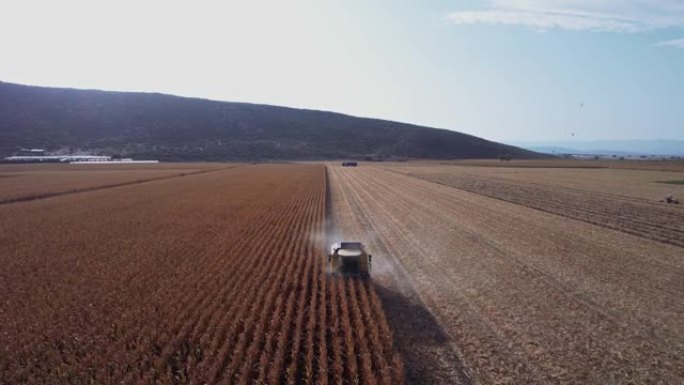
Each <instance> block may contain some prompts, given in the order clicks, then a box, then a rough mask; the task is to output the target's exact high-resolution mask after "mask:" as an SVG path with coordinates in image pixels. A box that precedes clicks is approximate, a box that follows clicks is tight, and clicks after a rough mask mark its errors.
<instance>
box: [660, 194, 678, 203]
mask: <svg viewBox="0 0 684 385" xmlns="http://www.w3.org/2000/svg"><path fill="white" fill-rule="evenodd" d="M661 202H665V203H672V204H675V205H678V204H679V199H677V198H675V197H674V196H672V194H667V196H666V197H665V199H663V200H661Z"/></svg>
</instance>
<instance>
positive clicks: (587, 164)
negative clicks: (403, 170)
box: [411, 159, 684, 172]
mask: <svg viewBox="0 0 684 385" xmlns="http://www.w3.org/2000/svg"><path fill="white" fill-rule="evenodd" d="M411 163H413V164H416V163H423V164H425V165H429V166H433V165H435V163H436V162H435V161H417V162H411ZM439 164H444V165H451V166H468V167H471V166H473V167H493V168H511V167H513V168H518V167H524V168H571V169H578V168H609V169H616V170H651V171H657V170H660V171H678V172H684V160H682V159H679V160H666V161H665V160H659V161H656V160H629V159H628V160H618V159H599V160H594V159H513V160H511V161H500V160H498V159H467V160H454V161H440V162H439Z"/></svg>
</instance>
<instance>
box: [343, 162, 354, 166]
mask: <svg viewBox="0 0 684 385" xmlns="http://www.w3.org/2000/svg"><path fill="white" fill-rule="evenodd" d="M356 166H358V164H357V163H356V162H342V167H356Z"/></svg>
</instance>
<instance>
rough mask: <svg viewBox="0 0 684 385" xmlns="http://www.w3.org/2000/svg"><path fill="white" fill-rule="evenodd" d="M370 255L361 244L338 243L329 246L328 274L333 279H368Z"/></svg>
mask: <svg viewBox="0 0 684 385" xmlns="http://www.w3.org/2000/svg"><path fill="white" fill-rule="evenodd" d="M371 260H372V255H370V254H368V253H367V252H366V250H365V248H364V247H363V244H362V243H361V242H340V243H333V244H332V246H330V254H328V273H329V274H332V276H333V277H338V276H342V277H361V278H368V277H370V273H371Z"/></svg>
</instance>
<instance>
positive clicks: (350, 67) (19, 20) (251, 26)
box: [0, 0, 684, 142]
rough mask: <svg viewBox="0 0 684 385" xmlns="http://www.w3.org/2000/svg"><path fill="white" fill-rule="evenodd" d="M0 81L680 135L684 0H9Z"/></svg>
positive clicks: (427, 118) (603, 132)
mask: <svg viewBox="0 0 684 385" xmlns="http://www.w3.org/2000/svg"><path fill="white" fill-rule="evenodd" d="M0 11H1V12H2V13H3V15H4V16H5V21H4V22H3V24H2V25H0V42H1V43H2V45H3V50H4V55H3V60H2V62H0V81H5V82H12V83H20V84H29V85H37V86H48V87H70V88H86V89H101V90H114V91H143V92H161V93H167V94H173V95H179V96H187V97H200V98H207V99H214V100H223V101H233V102H246V103H258V104H271V105H279V106H286V107H294V108H305V109H315V110H325V111H334V112H340V113H344V114H349V115H354V116H362V117H370V118H379V119H388V120H395V121H401V122H406V123H413V124H419V125H426V126H431V127H437V128H447V129H451V130H455V131H459V132H463V133H467V134H471V135H475V136H479V137H483V138H486V139H489V140H494V141H503V142H510V141H559V140H565V141H591V140H632V139H661V138H662V139H678V140H682V139H684V129H683V128H684V127H683V126H684V124H683V122H684V120H683V119H682V115H681V112H680V106H679V105H680V104H681V100H684V4H681V3H680V2H678V1H675V0H658V1H645V0H640V1H632V2H630V4H628V5H625V4H623V3H622V2H619V1H616V0H598V1H587V0H513V1H499V0H494V1H461V2H447V1H440V0H431V1H427V2H421V3H419V4H413V3H410V2H404V1H402V2H388V1H385V2H379V3H365V2H360V1H350V2H336V3H326V4H323V3H318V2H314V1H295V2H288V3H282V2H269V1H256V2H234V3H231V4H223V3H221V2H196V3H193V5H192V6H190V5H186V4H184V3H177V2H145V3H137V2H130V1H123V2H117V3H105V4H94V3H92V2H87V1H64V2H59V3H50V2H39V1H22V2H19V1H9V2H3V4H2V5H0Z"/></svg>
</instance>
